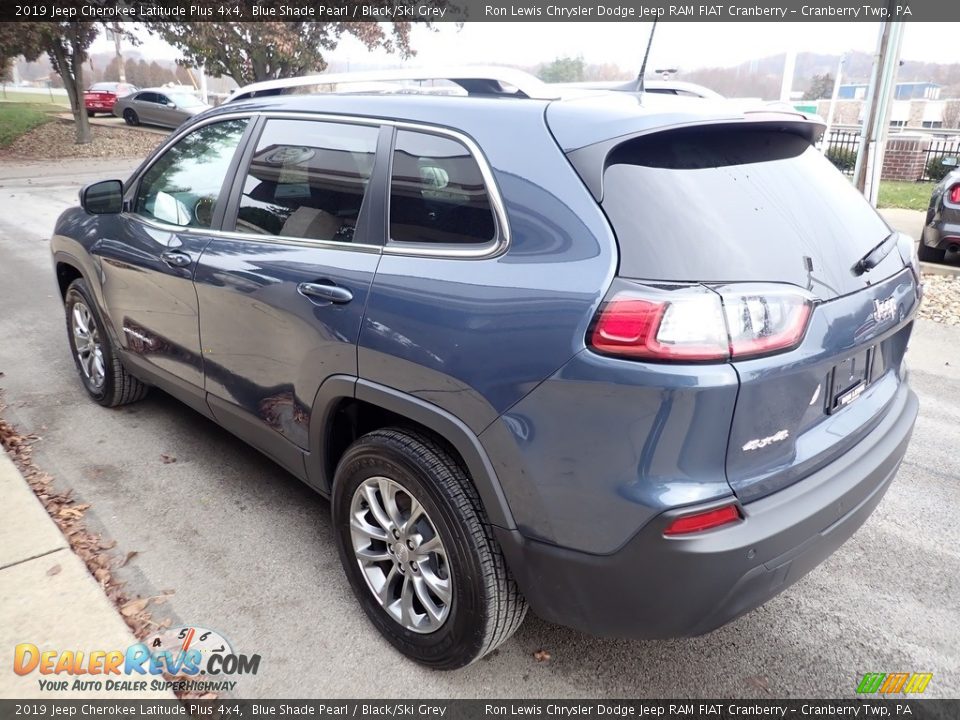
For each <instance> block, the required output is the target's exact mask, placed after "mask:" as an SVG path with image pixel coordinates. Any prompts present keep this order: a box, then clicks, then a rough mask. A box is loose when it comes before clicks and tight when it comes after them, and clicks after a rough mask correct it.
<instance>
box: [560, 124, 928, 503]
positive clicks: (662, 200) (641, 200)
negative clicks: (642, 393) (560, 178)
mask: <svg viewBox="0 0 960 720" xmlns="http://www.w3.org/2000/svg"><path fill="white" fill-rule="evenodd" d="M816 127H817V126H815V125H812V124H811V123H806V122H798V121H797V120H796V118H792V119H788V120H785V121H777V120H771V119H769V118H767V119H764V120H757V121H750V120H748V119H745V120H743V121H741V122H735V123H729V122H721V123H711V124H707V125H700V126H693V127H690V126H688V127H684V128H680V129H674V130H667V131H660V132H653V133H646V134H643V135H640V136H638V137H634V138H625V139H618V140H616V141H612V142H607V143H605V144H604V146H603V147H602V151H600V152H598V149H599V148H600V146H597V147H594V148H583V149H580V150H577V151H575V152H571V153H568V157H570V159H571V162H572V163H573V164H574V167H576V168H577V169H578V171H579V172H580V174H581V176H582V177H583V178H584V180H585V181H586V182H587V184H588V187H591V189H592V190H593V191H594V194H595V196H597V198H598V200H600V202H601V206H602V207H603V210H604V212H605V213H606V215H607V217H608V218H609V220H610V223H611V225H612V227H613V230H614V232H615V234H616V236H617V241H618V244H619V249H620V267H619V271H618V275H619V278H618V280H617V281H616V282H615V283H614V287H613V288H612V289H611V294H610V295H608V297H607V299H606V303H605V308H606V310H602V311H601V314H600V315H598V320H597V321H595V324H594V328H593V333H594V334H593V335H592V336H591V337H590V338H588V342H591V343H592V344H593V346H594V348H595V349H599V351H601V352H608V353H612V354H626V355H628V356H629V355H632V356H633V357H634V358H635V359H638V360H640V361H644V362H672V363H676V362H728V363H730V364H732V365H733V367H734V368H735V369H736V371H737V374H738V376H739V380H740V388H739V393H738V396H737V402H736V405H735V408H734V410H733V414H732V417H729V418H716V419H715V420H716V423H715V425H714V426H715V427H716V428H717V432H729V445H728V452H727V463H726V473H727V480H728V482H729V484H730V486H731V487H732V488H733V490H734V492H735V493H736V494H737V496H738V497H739V498H740V499H741V500H742V501H744V502H746V501H750V500H753V499H757V498H759V497H762V496H764V495H767V494H769V493H771V492H774V491H776V490H778V489H780V488H782V487H785V486H787V485H789V484H791V483H793V482H795V481H796V480H799V479H801V478H802V477H804V476H806V475H808V474H809V473H811V472H813V471H815V470H816V469H818V468H819V467H822V466H823V465H825V464H826V463H828V462H830V461H831V460H833V459H834V458H836V457H838V456H839V455H840V454H842V453H843V452H845V451H846V450H847V449H848V448H849V447H850V446H851V445H853V444H855V443H856V442H857V441H858V440H860V439H861V438H862V437H863V436H864V435H865V434H866V433H868V432H869V431H870V429H871V428H872V427H874V426H875V425H876V424H877V423H878V422H879V421H880V419H881V418H882V417H883V415H884V413H885V412H886V410H887V408H888V407H889V406H890V405H891V402H892V400H893V399H894V396H895V395H896V393H897V391H898V389H899V387H900V385H901V383H902V382H903V380H904V373H903V370H902V360H903V356H904V352H905V351H906V347H907V340H908V338H909V334H910V330H911V326H912V318H913V314H914V311H915V307H916V304H917V302H918V283H917V276H916V270H915V269H914V268H912V267H911V262H910V251H911V249H912V248H911V246H910V245H909V242H910V241H909V239H907V238H900V237H899V236H898V235H896V233H893V232H892V231H891V229H890V228H889V227H888V226H887V224H886V223H885V222H884V221H883V219H882V218H881V217H880V216H879V215H878V214H877V213H876V211H875V210H874V209H873V208H872V207H871V206H870V205H869V204H868V203H867V202H866V201H865V200H864V199H863V197H862V196H861V195H860V193H859V192H857V190H856V189H855V188H854V187H853V186H852V184H851V183H850V181H849V180H848V179H847V178H845V177H844V176H843V175H841V174H840V173H839V172H837V171H836V170H835V169H834V168H833V166H832V165H830V163H829V162H827V161H826V160H825V159H824V158H823V157H822V155H821V154H820V153H819V152H818V151H817V150H816V149H815V148H814V147H812V146H811V139H812V137H813V136H814V135H815V133H816V132H817V130H816ZM598 159H599V160H601V161H602V163H603V166H602V170H601V171H600V172H599V173H598V169H597V167H596V165H595V164H596V163H597V162H598ZM586 164H593V167H586ZM871 251H872V252H871ZM667 291H669V292H667ZM664 298H666V299H664ZM603 313H606V315H604V314H603ZM638 343H639V345H642V348H641V349H638V348H637V346H638ZM628 345H629V346H631V347H630V348H627V347H626V346H628Z"/></svg>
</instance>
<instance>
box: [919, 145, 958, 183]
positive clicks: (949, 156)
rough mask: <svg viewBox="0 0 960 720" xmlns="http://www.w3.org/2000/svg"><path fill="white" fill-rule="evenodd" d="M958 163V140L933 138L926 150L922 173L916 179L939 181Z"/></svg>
mask: <svg viewBox="0 0 960 720" xmlns="http://www.w3.org/2000/svg"><path fill="white" fill-rule="evenodd" d="M958 165H960V140H956V139H952V140H934V141H932V142H931V143H930V148H929V149H928V150H927V157H926V159H925V161H924V163H923V174H922V175H920V177H919V178H918V180H932V181H933V182H940V181H941V180H943V177H944V175H946V174H947V173H948V172H950V171H951V170H954V169H956V168H957V167H958Z"/></svg>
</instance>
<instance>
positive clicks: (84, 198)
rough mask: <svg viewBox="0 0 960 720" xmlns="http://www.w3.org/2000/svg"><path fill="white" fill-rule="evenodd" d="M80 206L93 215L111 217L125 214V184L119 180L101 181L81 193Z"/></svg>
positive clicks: (88, 186)
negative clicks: (121, 213)
mask: <svg viewBox="0 0 960 720" xmlns="http://www.w3.org/2000/svg"><path fill="white" fill-rule="evenodd" d="M80 205H81V207H83V209H84V210H86V211H87V212H88V213H90V214H92V215H111V214H114V215H115V214H117V213H120V212H123V183H122V182H120V181H119V180H101V181H100V182H96V183H93V184H92V185H87V186H86V187H85V188H84V189H83V190H81V191H80Z"/></svg>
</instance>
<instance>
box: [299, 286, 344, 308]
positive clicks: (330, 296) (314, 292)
mask: <svg viewBox="0 0 960 720" xmlns="http://www.w3.org/2000/svg"><path fill="white" fill-rule="evenodd" d="M297 292H299V293H300V294H301V295H303V296H305V297H307V298H310V299H317V300H326V301H327V302H332V303H337V304H338V305H342V304H344V303H348V302H350V301H351V300H353V293H352V292H350V291H349V290H347V289H346V288H343V287H340V286H339V285H334V284H333V283H332V282H322V283H300V284H299V285H297Z"/></svg>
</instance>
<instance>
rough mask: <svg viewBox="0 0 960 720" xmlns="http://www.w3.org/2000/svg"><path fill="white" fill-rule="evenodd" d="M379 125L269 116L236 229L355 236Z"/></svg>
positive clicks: (304, 235) (340, 237) (308, 236)
mask: <svg viewBox="0 0 960 720" xmlns="http://www.w3.org/2000/svg"><path fill="white" fill-rule="evenodd" d="M379 133H380V130H379V128H377V127H372V126H369V125H352V124H347V123H334V122H324V121H316V120H268V121H267V124H266V126H265V127H264V129H263V135H262V136H261V137H260V141H259V143H258V144H257V149H256V152H254V154H253V157H252V158H251V159H250V167H249V168H248V170H247V177H246V180H245V181H244V185H243V195H242V196H241V198H240V207H239V210H238V213H237V225H236V230H237V232H243V233H252V234H257V235H279V236H283V237H291V238H302V239H308V240H324V241H336V242H352V241H353V234H354V230H355V228H356V225H357V219H358V218H359V216H360V209H361V207H362V206H363V199H364V196H365V194H366V190H367V185H368V184H369V181H370V174H371V173H372V172H373V162H374V159H375V157H376V150H377V137H378V135H379Z"/></svg>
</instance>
